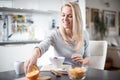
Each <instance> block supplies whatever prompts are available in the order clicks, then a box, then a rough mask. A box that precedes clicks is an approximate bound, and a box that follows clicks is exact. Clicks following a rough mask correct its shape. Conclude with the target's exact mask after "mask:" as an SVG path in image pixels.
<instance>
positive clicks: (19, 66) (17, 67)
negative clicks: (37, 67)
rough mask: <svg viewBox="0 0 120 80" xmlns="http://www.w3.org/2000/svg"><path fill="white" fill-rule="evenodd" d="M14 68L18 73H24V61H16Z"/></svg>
mask: <svg viewBox="0 0 120 80" xmlns="http://www.w3.org/2000/svg"><path fill="white" fill-rule="evenodd" d="M14 70H15V72H16V74H23V73H24V62H21V61H15V62H14Z"/></svg>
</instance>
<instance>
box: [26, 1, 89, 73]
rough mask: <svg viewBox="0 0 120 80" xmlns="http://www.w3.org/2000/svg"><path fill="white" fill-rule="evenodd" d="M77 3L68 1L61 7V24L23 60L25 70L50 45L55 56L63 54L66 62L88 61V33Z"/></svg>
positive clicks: (80, 62)
mask: <svg viewBox="0 0 120 80" xmlns="http://www.w3.org/2000/svg"><path fill="white" fill-rule="evenodd" d="M82 27H83V25H82V18H81V12H80V8H79V5H78V4H77V3H76V2H68V3H66V4H64V5H63V6H62V7H61V26H60V27H59V29H54V30H53V31H52V32H51V34H50V35H49V36H47V37H46V38H45V39H44V40H43V41H42V42H40V44H39V45H38V46H36V48H35V49H34V51H33V55H32V57H31V58H30V59H28V60H27V61H26V62H25V72H27V71H28V70H29V67H30V66H31V65H32V64H36V63H37V59H38V58H39V57H40V56H42V54H43V53H45V52H46V51H47V50H48V48H49V46H50V45H52V46H53V47H54V50H55V54H56V55H57V56H64V57H65V61H64V63H66V64H71V65H78V64H87V63H88V62H89V56H90V54H88V52H87V51H88V50H87V49H88V41H89V40H88V35H87V34H86V33H85V32H83V29H82ZM83 36H84V37H83Z"/></svg>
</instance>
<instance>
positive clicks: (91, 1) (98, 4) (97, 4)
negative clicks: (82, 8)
mask: <svg viewBox="0 0 120 80" xmlns="http://www.w3.org/2000/svg"><path fill="white" fill-rule="evenodd" d="M104 1H105V0H86V7H88V8H97V9H99V10H100V11H102V10H110V11H116V13H117V14H116V28H115V31H111V32H110V36H111V35H112V36H115V35H118V30H119V29H118V28H119V26H118V11H120V6H119V5H120V0H109V3H110V7H107V6H106V5H105V4H104ZM90 15H91V14H90ZM93 29H94V28H93V24H92V23H91V22H90V25H89V28H88V29H87V30H88V31H89V33H90V37H91V39H94V36H95V35H96V34H95V33H94V30H93Z"/></svg>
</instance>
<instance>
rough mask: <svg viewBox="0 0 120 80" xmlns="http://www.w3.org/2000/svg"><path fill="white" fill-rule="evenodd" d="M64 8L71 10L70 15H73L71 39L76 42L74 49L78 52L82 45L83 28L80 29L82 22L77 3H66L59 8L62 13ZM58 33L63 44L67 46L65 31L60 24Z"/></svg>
mask: <svg viewBox="0 0 120 80" xmlns="http://www.w3.org/2000/svg"><path fill="white" fill-rule="evenodd" d="M64 6H69V7H71V8H72V13H73V27H72V33H73V39H74V40H75V42H76V45H75V48H74V49H75V50H79V49H80V48H81V46H82V45H83V28H82V27H83V21H82V16H81V10H80V7H79V5H78V3H77V2H68V3H65V4H64V5H63V6H62V7H61V11H62V8H63V7H64ZM60 33H61V35H62V38H63V40H64V42H65V43H67V44H69V39H68V37H67V35H66V34H65V29H64V27H63V25H62V24H61V27H60Z"/></svg>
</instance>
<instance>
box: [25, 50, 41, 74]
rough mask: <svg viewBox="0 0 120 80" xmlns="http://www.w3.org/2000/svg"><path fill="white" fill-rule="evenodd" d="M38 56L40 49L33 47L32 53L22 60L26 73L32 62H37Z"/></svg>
mask: <svg viewBox="0 0 120 80" xmlns="http://www.w3.org/2000/svg"><path fill="white" fill-rule="evenodd" d="M39 56H40V50H39V49H34V51H33V55H32V56H31V57H30V58H29V59H28V60H26V61H25V62H24V72H25V73H27V72H28V71H29V68H30V66H31V65H33V64H35V65H36V64H37V58H38V57H39Z"/></svg>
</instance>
